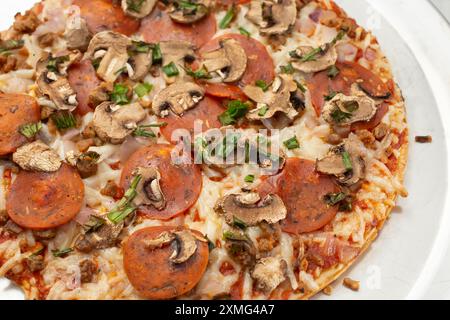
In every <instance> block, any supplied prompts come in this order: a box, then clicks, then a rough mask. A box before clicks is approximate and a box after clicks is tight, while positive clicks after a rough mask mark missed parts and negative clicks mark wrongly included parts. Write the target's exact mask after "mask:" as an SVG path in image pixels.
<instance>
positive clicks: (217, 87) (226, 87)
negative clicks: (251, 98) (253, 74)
mask: <svg viewBox="0 0 450 320" xmlns="http://www.w3.org/2000/svg"><path fill="white" fill-rule="evenodd" d="M203 87H204V88H205V91H206V94H207V95H210V96H213V97H217V98H222V99H224V98H227V99H231V100H242V101H243V100H247V96H246V95H245V93H244V92H243V91H242V90H241V89H240V88H239V87H238V86H234V85H230V84H225V83H205V84H203Z"/></svg>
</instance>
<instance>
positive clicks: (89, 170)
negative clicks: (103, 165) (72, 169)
mask: <svg viewBox="0 0 450 320" xmlns="http://www.w3.org/2000/svg"><path fill="white" fill-rule="evenodd" d="M99 158H100V155H99V154H98V153H97V152H95V151H88V152H85V153H82V154H80V155H79V156H78V157H77V158H76V160H75V166H76V168H77V170H78V173H79V174H80V176H81V178H82V179H86V178H89V177H92V176H93V175H95V174H96V173H97V169H98V164H97V163H98V160H99Z"/></svg>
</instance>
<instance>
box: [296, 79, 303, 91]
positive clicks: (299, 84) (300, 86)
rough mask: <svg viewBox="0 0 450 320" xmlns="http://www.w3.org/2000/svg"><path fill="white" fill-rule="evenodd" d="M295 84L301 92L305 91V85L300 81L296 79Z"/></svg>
mask: <svg viewBox="0 0 450 320" xmlns="http://www.w3.org/2000/svg"><path fill="white" fill-rule="evenodd" d="M295 84H296V85H297V88H298V89H299V90H300V91H301V92H303V93H305V92H306V88H305V86H304V85H302V84H301V83H300V82H298V81H297V80H296V81H295Z"/></svg>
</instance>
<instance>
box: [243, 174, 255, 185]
mask: <svg viewBox="0 0 450 320" xmlns="http://www.w3.org/2000/svg"><path fill="white" fill-rule="evenodd" d="M244 181H245V182H248V183H253V181H255V176H254V175H253V174H249V175H246V176H245V178H244Z"/></svg>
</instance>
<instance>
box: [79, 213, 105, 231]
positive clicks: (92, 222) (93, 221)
mask: <svg viewBox="0 0 450 320" xmlns="http://www.w3.org/2000/svg"><path fill="white" fill-rule="evenodd" d="M105 223H106V220H105V219H103V218H101V217H98V216H95V215H91V216H89V220H88V221H87V222H86V223H85V224H84V225H83V229H84V231H85V232H86V233H89V232H95V231H97V230H98V229H99V228H100V227H101V226H103V225H104V224H105Z"/></svg>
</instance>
